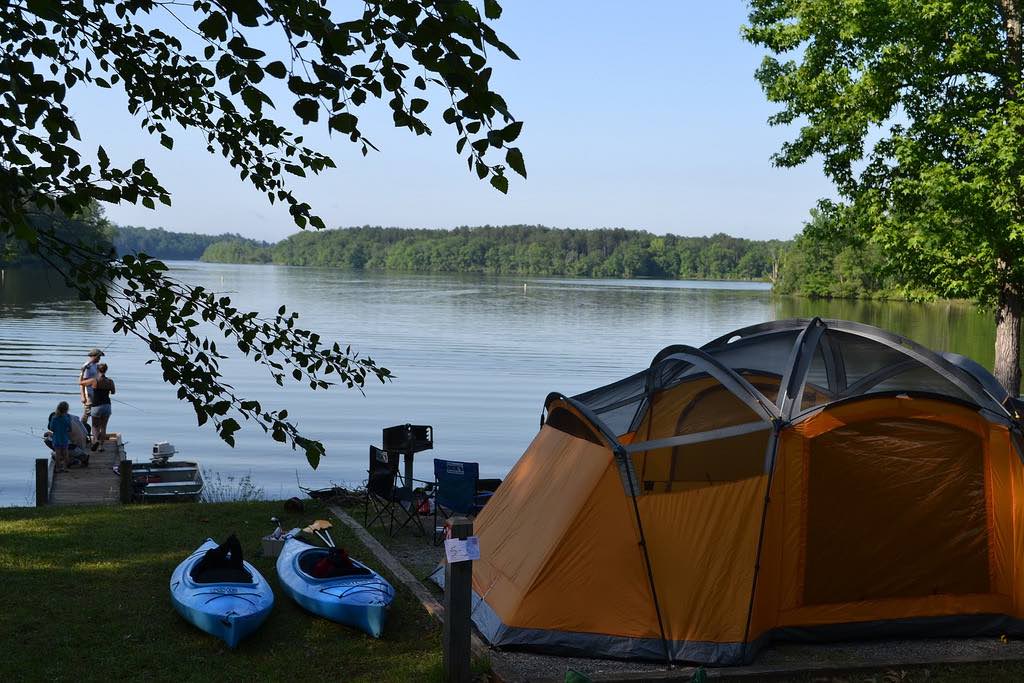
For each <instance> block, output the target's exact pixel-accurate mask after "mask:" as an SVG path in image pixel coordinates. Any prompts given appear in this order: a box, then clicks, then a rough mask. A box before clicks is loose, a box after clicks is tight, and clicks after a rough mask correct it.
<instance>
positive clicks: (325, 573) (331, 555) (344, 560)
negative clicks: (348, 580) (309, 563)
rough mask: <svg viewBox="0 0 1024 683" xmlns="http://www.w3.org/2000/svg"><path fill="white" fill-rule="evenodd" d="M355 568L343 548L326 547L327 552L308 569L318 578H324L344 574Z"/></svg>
mask: <svg viewBox="0 0 1024 683" xmlns="http://www.w3.org/2000/svg"><path fill="white" fill-rule="evenodd" d="M353 569H355V565H353V564H352V560H351V559H349V556H348V553H347V552H345V549H344V548H328V549H327V554H326V555H324V556H323V557H321V558H320V559H319V560H317V562H316V564H314V565H313V568H312V569H311V570H310V572H309V573H310V574H311V575H312V576H315V577H316V578H318V579H326V578H330V577H332V576H344V575H345V574H349V573H351V572H352V570H353Z"/></svg>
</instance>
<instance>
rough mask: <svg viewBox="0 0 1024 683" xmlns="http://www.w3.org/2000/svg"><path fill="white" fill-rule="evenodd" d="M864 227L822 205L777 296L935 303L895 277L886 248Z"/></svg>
mask: <svg viewBox="0 0 1024 683" xmlns="http://www.w3.org/2000/svg"><path fill="white" fill-rule="evenodd" d="M863 222H864V216H863V215H862V214H860V213H858V212H857V211H856V210H855V209H853V208H851V207H849V206H844V205H839V204H833V203H831V202H825V201H823V202H821V203H820V204H819V205H818V208H816V209H813V210H812V211H811V220H810V221H808V222H807V223H806V224H804V229H803V232H802V233H801V234H800V235H798V236H797V237H796V239H795V240H794V241H793V244H792V246H791V247H790V248H789V249H788V250H786V253H785V254H784V256H783V258H782V264H781V268H780V269H779V278H778V281H777V282H776V283H775V288H774V289H775V291H776V292H777V293H779V294H799V295H802V296H807V297H811V298H815V299H817V298H824V299H910V300H915V301H916V300H922V299H928V298H931V297H930V296H929V293H928V292H926V291H921V290H915V289H913V288H911V287H908V286H907V285H906V284H905V283H903V282H901V281H900V280H899V279H898V278H897V277H895V276H894V275H893V274H892V272H891V269H890V268H889V267H888V261H887V260H886V259H885V257H884V255H883V253H882V250H881V248H880V247H879V246H878V245H877V244H874V243H873V242H871V241H870V240H868V239H867V237H866V235H867V230H866V229H865V227H864V225H863Z"/></svg>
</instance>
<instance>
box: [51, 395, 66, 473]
mask: <svg viewBox="0 0 1024 683" xmlns="http://www.w3.org/2000/svg"><path fill="white" fill-rule="evenodd" d="M49 428H50V432H51V437H50V438H51V439H52V440H53V457H54V461H55V463H54V464H55V467H54V471H55V472H67V471H68V446H69V445H70V444H71V416H70V415H68V402H67V401H61V402H60V403H58V404H57V410H56V412H54V414H53V415H52V416H51V417H50V424H49Z"/></svg>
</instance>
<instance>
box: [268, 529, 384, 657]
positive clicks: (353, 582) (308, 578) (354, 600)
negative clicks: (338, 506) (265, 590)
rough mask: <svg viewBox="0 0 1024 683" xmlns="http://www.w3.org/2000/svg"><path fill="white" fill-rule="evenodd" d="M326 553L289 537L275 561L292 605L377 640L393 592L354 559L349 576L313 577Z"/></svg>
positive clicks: (324, 550) (377, 576)
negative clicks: (367, 634)
mask: <svg viewBox="0 0 1024 683" xmlns="http://www.w3.org/2000/svg"><path fill="white" fill-rule="evenodd" d="M297 531H298V530H297V529H296V530H295V532H297ZM295 532H293V533H295ZM327 552H328V551H327V548H318V547H316V546H312V545H309V544H308V543H304V542H302V541H300V540H298V539H297V538H294V537H290V538H288V540H287V541H285V544H284V547H283V548H282V549H281V554H280V555H279V556H278V558H277V575H278V578H280V579H281V585H282V586H284V589H285V591H286V592H287V593H288V595H290V596H291V597H292V599H294V600H295V602H297V603H299V605H301V606H302V607H304V608H305V609H307V610H309V611H310V612H312V613H313V614H318V615H320V616H321V617H324V618H326V619H330V620H331V621H336V622H338V623H339V624H345V625H347V626H352V627H354V628H358V629H360V630H362V631H365V632H366V633H369V634H370V635H371V636H373V637H374V638H380V634H381V633H382V632H383V631H384V623H385V622H386V621H387V616H388V608H389V607H390V606H391V601H392V600H394V599H395V589H394V588H392V587H391V584H390V583H388V582H387V581H386V580H385V579H384V577H382V576H381V575H380V574H378V573H377V572H375V571H373V570H372V569H370V568H369V567H367V566H366V565H365V564H363V563H361V562H358V561H356V560H351V562H352V565H353V573H351V574H346V575H344V576H334V577H330V578H326V579H319V578H317V577H315V576H312V575H311V574H310V573H309V571H310V570H311V569H312V567H313V565H315V564H316V563H317V562H318V561H319V560H320V559H322V558H323V557H324V556H325V555H327Z"/></svg>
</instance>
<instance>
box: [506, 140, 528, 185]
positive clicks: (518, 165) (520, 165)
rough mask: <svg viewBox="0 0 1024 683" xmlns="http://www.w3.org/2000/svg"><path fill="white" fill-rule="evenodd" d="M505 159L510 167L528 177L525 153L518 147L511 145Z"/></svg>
mask: <svg viewBox="0 0 1024 683" xmlns="http://www.w3.org/2000/svg"><path fill="white" fill-rule="evenodd" d="M505 161H506V162H507V163H508V165H509V167H510V168H511V169H512V170H513V171H515V172H516V173H518V174H519V175H521V176H523V177H524V178H525V177H526V163H525V162H524V161H523V153H522V152H521V151H519V148H518V147H509V148H508V151H507V152H506V153H505Z"/></svg>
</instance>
